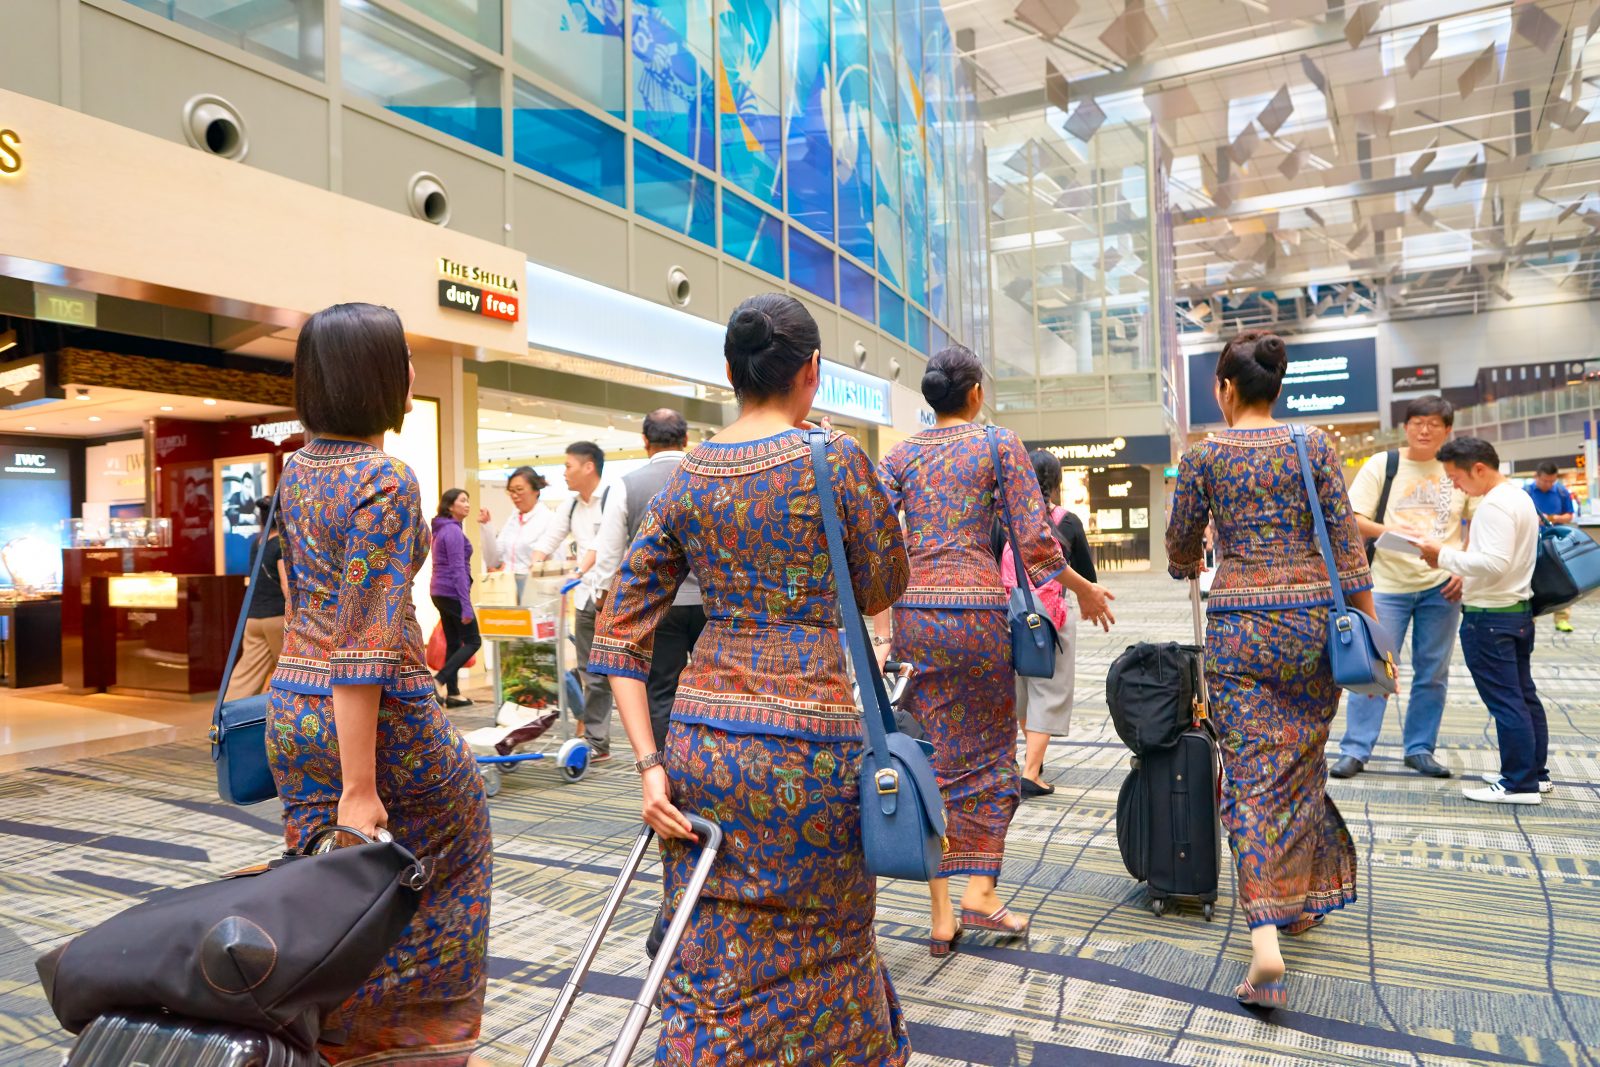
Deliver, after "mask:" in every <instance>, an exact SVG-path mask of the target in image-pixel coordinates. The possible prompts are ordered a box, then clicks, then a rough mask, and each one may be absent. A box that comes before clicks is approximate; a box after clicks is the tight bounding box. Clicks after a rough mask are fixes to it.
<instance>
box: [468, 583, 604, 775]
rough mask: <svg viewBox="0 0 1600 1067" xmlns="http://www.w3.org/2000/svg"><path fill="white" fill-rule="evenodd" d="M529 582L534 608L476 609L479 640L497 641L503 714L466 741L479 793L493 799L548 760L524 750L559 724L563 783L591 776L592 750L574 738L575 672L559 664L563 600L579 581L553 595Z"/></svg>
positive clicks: (496, 674) (496, 678) (496, 677)
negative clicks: (516, 775) (524, 771)
mask: <svg viewBox="0 0 1600 1067" xmlns="http://www.w3.org/2000/svg"><path fill="white" fill-rule="evenodd" d="M529 584H530V586H531V587H532V588H530V589H529V591H528V595H527V596H526V597H525V598H524V599H525V600H527V601H533V603H532V604H524V605H523V606H520V607H517V608H483V609H480V610H479V620H480V623H481V624H484V625H483V626H482V629H483V631H484V632H483V637H484V640H486V641H494V642H496V643H497V645H496V649H495V656H494V668H493V670H492V672H491V684H492V685H493V687H494V691H495V695H496V699H498V700H499V701H500V708H499V711H498V712H497V713H496V716H495V721H496V723H497V725H495V726H486V727H484V728H483V729H481V730H473V731H472V732H471V733H469V734H467V735H466V738H467V744H468V745H469V746H470V747H471V748H472V754H473V758H474V759H475V760H476V761H477V764H478V770H479V772H480V773H481V774H482V775H483V789H484V792H485V793H487V794H488V795H489V796H491V797H492V796H494V795H495V794H497V793H499V792H500V786H501V784H502V781H501V780H502V776H503V775H506V774H509V773H511V772H512V771H514V770H516V769H517V768H518V767H519V766H521V765H522V764H524V763H527V762H529V761H531V760H542V759H546V758H548V757H549V756H550V753H548V752H534V751H530V750H529V746H530V745H531V744H533V742H534V741H535V740H536V739H538V738H539V737H541V736H542V735H544V734H545V733H546V732H547V731H548V730H549V729H550V727H552V726H554V725H555V724H556V722H557V720H560V722H561V723H562V730H563V732H564V733H566V734H567V735H568V736H567V739H566V740H565V741H563V742H562V743H561V747H560V748H558V749H557V750H556V751H555V754H554V755H555V761H556V768H557V769H558V771H559V772H560V774H561V778H562V780H563V781H566V782H577V781H581V780H582V779H583V777H584V775H586V774H588V773H589V766H590V763H589V758H590V749H589V745H588V743H587V742H585V741H584V740H583V738H581V737H578V736H577V731H576V723H577V712H576V711H575V710H574V708H573V706H572V701H573V699H574V697H573V694H572V689H573V686H572V684H571V683H572V681H573V678H572V677H571V675H572V674H573V672H572V671H569V670H566V669H565V668H564V666H563V665H564V663H565V660H566V656H565V653H566V649H567V643H568V641H569V640H570V635H569V634H568V632H567V596H568V594H570V593H571V592H572V590H573V589H575V588H577V585H578V582H577V580H576V579H568V580H565V581H563V582H561V583H560V584H559V586H557V587H556V588H554V589H551V588H549V587H550V586H551V585H553V582H552V580H549V579H539V578H530V579H529ZM541 586H542V587H544V588H542V589H541ZM485 616H487V618H485ZM580 693H581V689H580ZM578 699H581V696H580V697H579V698H578Z"/></svg>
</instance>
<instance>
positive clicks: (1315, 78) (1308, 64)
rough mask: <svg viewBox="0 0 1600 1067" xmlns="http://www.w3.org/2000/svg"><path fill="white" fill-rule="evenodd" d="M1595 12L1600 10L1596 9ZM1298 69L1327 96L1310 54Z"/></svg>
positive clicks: (1325, 78)
mask: <svg viewBox="0 0 1600 1067" xmlns="http://www.w3.org/2000/svg"><path fill="white" fill-rule="evenodd" d="M1596 10H1600V8H1597V9H1596ZM1300 69H1301V70H1303V71H1304V72H1305V75H1306V78H1307V79H1308V80H1309V81H1310V82H1311V84H1312V85H1315V86H1316V87H1317V91H1318V92H1320V93H1322V95H1323V96H1327V95H1328V76H1327V75H1326V74H1324V73H1322V68H1321V67H1319V66H1317V61H1316V60H1314V59H1312V58H1311V55H1310V53H1308V52H1301V53H1300Z"/></svg>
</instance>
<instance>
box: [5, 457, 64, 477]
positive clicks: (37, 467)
mask: <svg viewBox="0 0 1600 1067" xmlns="http://www.w3.org/2000/svg"><path fill="white" fill-rule="evenodd" d="M6 473H7V474H45V475H49V474H59V473H61V472H60V469H59V468H58V467H56V466H55V465H54V464H53V463H52V462H51V459H50V457H49V456H48V455H46V454H45V453H43V452H13V453H12V454H11V460H10V462H8V463H7V464H6Z"/></svg>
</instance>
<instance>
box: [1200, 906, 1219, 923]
mask: <svg viewBox="0 0 1600 1067" xmlns="http://www.w3.org/2000/svg"><path fill="white" fill-rule="evenodd" d="M1216 913H1217V906H1216V905H1215V904H1210V903H1207V904H1202V905H1200V914H1201V915H1204V916H1205V917H1206V922H1210V921H1211V917H1212V916H1213V915H1215V914H1216Z"/></svg>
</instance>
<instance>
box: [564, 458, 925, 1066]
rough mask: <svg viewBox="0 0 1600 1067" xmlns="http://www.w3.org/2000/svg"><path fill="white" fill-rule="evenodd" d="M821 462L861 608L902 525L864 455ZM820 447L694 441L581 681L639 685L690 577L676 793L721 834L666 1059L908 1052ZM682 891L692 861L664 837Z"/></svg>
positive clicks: (879, 1057) (901, 560)
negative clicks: (700, 599)
mask: <svg viewBox="0 0 1600 1067" xmlns="http://www.w3.org/2000/svg"><path fill="white" fill-rule="evenodd" d="M828 459H829V461H830V462H831V464H832V470H833V479H834V488H835V492H836V493H837V496H838V506H839V510H840V519H841V521H842V523H843V529H844V542H845V553H846V555H847V556H848V559H847V561H846V562H847V563H848V564H849V569H850V576H851V584H852V585H853V586H854V589H855V594H856V597H857V600H858V601H859V603H860V605H861V608H862V610H863V611H866V612H869V613H871V612H879V611H883V610H885V609H886V608H888V606H889V605H890V604H891V603H893V601H894V599H895V597H897V596H898V595H899V594H900V591H901V589H903V588H904V587H905V582H906V570H907V565H906V555H905V546H904V542H903V541H902V539H901V535H900V524H899V523H898V522H896V521H895V516H894V512H893V511H892V510H891V509H890V507H889V502H888V499H887V497H886V496H885V494H884V491H883V487H882V485H881V484H880V483H879V481H878V479H877V476H876V475H875V474H874V473H873V470H872V463H871V461H870V460H868V459H867V457H866V455H865V453H863V452H862V451H861V449H860V447H859V446H858V445H857V444H856V443H855V442H854V441H852V440H851V439H850V438H848V437H846V436H844V435H843V434H834V435H833V436H832V438H831V439H830V445H829V450H828ZM826 543H827V542H826V538H825V536H824V534H823V529H822V512H821V508H820V505H819V502H818V499H817V493H816V479H815V477H814V476H813V472H812V468H811V451H810V447H809V446H808V445H807V443H806V440H805V438H804V436H803V435H802V434H800V433H799V432H796V431H788V432H785V433H781V434H778V435H776V436H774V437H768V438H763V439H761V440H758V441H751V442H746V443H740V444H718V443H716V442H712V443H708V444H704V445H701V446H700V447H698V448H696V449H694V450H693V451H691V452H690V453H689V454H688V456H687V457H686V458H685V459H684V461H683V465H682V466H681V467H680V468H679V469H678V472H677V473H676V474H675V475H674V476H673V479H672V481H670V482H669V483H667V485H666V487H665V488H663V489H662V490H661V492H660V493H659V494H657V495H656V497H655V499H654V500H653V501H652V502H651V505H650V510H649V512H648V513H647V514H646V516H645V519H644V525H643V526H642V527H640V530H639V533H638V536H637V537H636V538H635V539H634V542H633V545H632V546H631V547H630V548H629V550H628V553H627V555H626V557H624V559H623V562H622V566H621V569H620V570H619V571H618V573H617V579H616V581H615V582H614V583H613V585H612V595H611V597H610V598H609V602H608V603H607V605H606V608H605V611H604V613H603V614H602V616H601V618H600V624H599V625H598V626H597V627H596V634H595V641H594V648H593V650H592V651H591V652H590V655H589V669H590V670H591V671H594V672H596V673H598V674H610V675H620V676H623V677H628V678H637V679H639V680H641V681H643V680H644V679H645V678H646V677H647V676H648V674H649V671H650V656H651V648H652V643H653V639H654V632H655V628H656V626H657V624H659V623H660V621H661V619H662V617H663V616H664V615H665V614H666V612H667V610H668V609H669V608H670V607H671V606H672V600H673V595H674V594H675V593H676V591H677V588H678V584H679V583H680V582H681V581H682V580H683V578H684V575H685V574H687V573H689V572H691V571H692V572H693V573H694V576H695V577H696V578H697V579H699V582H700V588H701V591H702V592H703V594H704V597H705V607H706V628H705V631H704V632H703V633H702V634H701V636H700V640H699V641H698V642H697V643H696V644H695V648H694V655H693V656H692V657H691V658H690V661H689V665H688V666H687V667H686V668H685V669H684V672H683V675H682V676H681V678H680V679H679V681H678V694H677V700H676V703H675V704H674V705H673V709H672V724H671V727H670V729H669V731H668V734H667V744H666V748H665V764H666V769H667V774H668V777H669V780H670V782H671V788H672V798H673V802H674V803H675V804H676V805H677V806H678V807H679V808H680V809H681V810H683V811H686V812H689V813H692V814H697V815H701V816H703V817H705V818H707V819H710V820H712V821H714V822H716V823H717V824H719V825H720V826H721V827H722V829H723V831H724V833H725V834H726V837H725V838H724V840H723V846H722V852H721V854H720V855H719V856H718V858H717V862H716V864H715V866H713V868H712V872H711V879H710V881H709V882H708V883H707V884H706V891H705V894H704V896H702V897H701V900H700V904H699V906H698V907H697V908H696V909H695V911H694V917H693V919H692V920H691V922H690V924H689V928H688V931H687V933H686V934H685V935H684V941H683V944H682V946H681V947H680V949H679V951H678V953H677V955H676V956H675V957H674V959H673V962H672V965H671V967H670V968H669V969H668V971H667V977H666V982H665V984H664V986H663V988H662V991H661V1021H662V1025H661V1041H660V1044H659V1046H658V1047H657V1050H656V1062H657V1063H658V1064H670V1065H672V1067H703V1065H707V1064H717V1065H719V1067H755V1065H757V1064H759V1065H762V1067H767V1065H772V1064H782V1065H784V1067H845V1065H861V1067H867V1065H871V1067H883V1065H898V1064H904V1063H905V1062H906V1061H907V1059H908V1057H909V1056H910V1053H911V1046H910V1042H909V1040H908V1039H907V1037H906V1029H905V1022H904V1020H903V1019H902V1018H901V1015H900V1006H899V1002H898V1001H897V1000H896V999H895V995H894V988H893V986H891V985H890V983H889V975H888V973H887V972H886V971H885V970H884V968H883V964H882V962H881V961H880V959H879V957H878V947H877V939H876V936H875V935H874V933H873V928H872V920H873V914H874V912H875V910H876V885H875V883H874V881H873V879H872V877H871V876H870V875H869V874H868V873H867V870H866V866H865V862H864V860H863V857H862V852H861V813H860V802H859V795H858V792H857V788H858V782H857V776H858V772H859V763H860V759H861V733H862V729H861V715H860V712H858V711H857V710H856V706H855V701H854V697H853V696H852V693H851V682H850V676H849V672H848V671H847V669H846V661H845V654H844V651H843V648H842V646H841V644H840V641H839V637H838V631H837V627H838V625H839V623H838V600H837V597H836V596H835V594H834V582H833V572H832V570H831V569H830V566H829V561H828V556H827V549H826V547H825V546H826ZM662 852H663V858H664V861H665V870H666V875H665V885H664V892H665V895H666V898H667V902H668V904H669V906H670V908H673V909H675V908H676V907H677V906H678V905H679V903H680V902H681V900H682V896H683V890H684V887H685V885H686V884H687V883H688V880H689V873H690V868H691V867H692V865H693V862H694V858H695V856H696V854H697V853H696V850H695V849H694V848H693V847H692V846H691V845H690V844H689V843H688V842H683V841H667V842H665V843H664V844H663V848H662Z"/></svg>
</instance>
